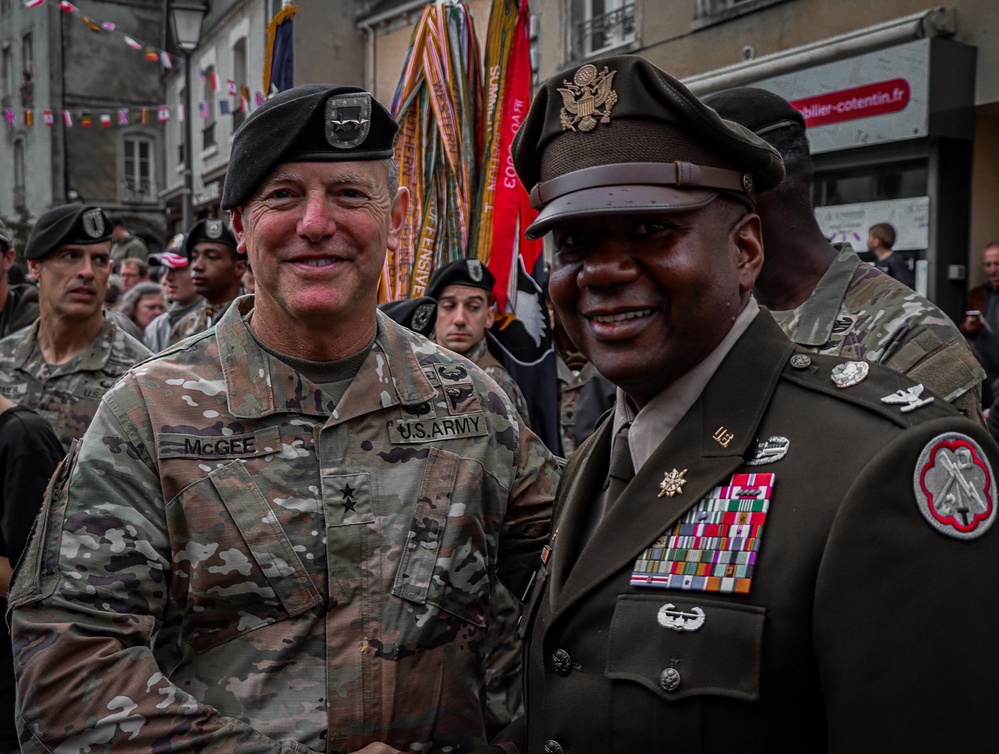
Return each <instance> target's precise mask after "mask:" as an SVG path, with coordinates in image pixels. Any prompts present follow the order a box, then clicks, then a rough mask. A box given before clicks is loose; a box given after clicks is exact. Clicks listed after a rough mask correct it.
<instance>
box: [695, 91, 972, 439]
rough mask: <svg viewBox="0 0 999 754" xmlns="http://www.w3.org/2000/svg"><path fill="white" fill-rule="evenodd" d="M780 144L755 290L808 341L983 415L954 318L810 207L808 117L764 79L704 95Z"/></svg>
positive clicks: (792, 333) (759, 204)
mask: <svg viewBox="0 0 999 754" xmlns="http://www.w3.org/2000/svg"><path fill="white" fill-rule="evenodd" d="M704 103H705V104H706V105H710V106H711V107H712V108H713V109H714V110H715V111H716V112H717V113H718V114H719V115H721V116H722V117H723V118H725V119H727V120H731V121H733V122H735V123H739V124H740V125H743V126H745V127H746V128H748V129H750V130H751V131H753V132H754V133H755V134H757V135H758V136H759V137H760V138H762V139H764V140H765V141H766V142H767V143H769V144H771V145H772V146H773V147H774V148H775V149H777V151H779V152H780V153H781V157H782V158H783V160H784V168H785V170H786V171H787V175H786V177H785V178H784V180H783V181H781V183H780V185H779V186H777V187H776V188H774V189H772V190H770V191H766V192H764V193H762V194H760V196H759V197H757V201H756V213H757V214H758V215H759V216H760V221H761V223H762V225H763V234H764V237H765V238H766V260H765V261H764V264H763V269H762V270H761V271H760V276H759V278H758V279H757V280H756V287H755V289H754V292H755V294H756V297H757V299H758V300H759V302H760V303H761V304H763V305H764V306H766V307H767V308H768V309H769V310H770V313H771V314H772V315H773V317H774V319H776V320H777V323H778V324H779V325H780V326H781V329H782V330H783V331H784V332H785V333H786V334H787V336H788V337H789V338H791V340H793V341H794V342H795V344H797V345H798V346H800V347H801V348H802V349H804V350H808V351H814V352H815V353H826V354H830V355H833V356H844V357H848V358H851V359H864V360H865V361H870V362H872V363H873V362H877V363H879V364H884V365H885V366H888V367H891V368H892V369H897V370H898V371H899V372H902V373H903V374H907V375H909V377H911V378H912V379H914V380H916V381H917V382H921V383H922V384H923V385H924V386H925V387H926V389H927V390H932V391H933V392H934V393H936V394H937V395H938V396H940V397H942V398H943V399H944V400H946V401H948V402H949V403H952V404H954V405H955V406H956V407H957V408H958V409H959V410H960V411H961V412H962V413H964V414H965V415H966V416H968V417H970V418H972V419H974V420H975V421H978V422H982V423H983V424H984V419H983V417H982V401H981V396H980V386H981V384H982V380H983V379H984V377H985V371H984V370H983V369H982V368H981V366H979V364H978V361H977V360H976V359H975V356H974V354H972V353H971V351H970V350H969V349H968V344H967V342H966V341H965V339H964V337H963V336H962V335H961V333H960V332H959V331H958V329H957V326H956V325H955V324H954V322H953V321H952V320H951V319H950V317H948V316H947V315H946V314H944V313H943V312H942V311H940V309H939V308H937V306H936V305H935V304H933V303H932V302H931V301H929V300H927V299H926V298H924V297H923V296H920V295H919V294H918V293H916V292H915V291H914V290H912V288H910V287H909V286H907V285H906V284H904V283H901V282H899V281H898V280H895V279H894V278H893V277H891V276H890V275H887V274H885V273H884V272H882V271H881V270H879V269H877V268H876V267H874V266H872V265H868V264H861V263H860V257H858V256H857V254H856V253H855V252H854V251H853V250H852V249H850V248H846V249H843V250H842V251H839V252H837V251H836V249H834V248H833V247H832V246H831V245H830V244H829V242H828V241H827V240H826V237H825V236H824V235H823V233H822V229H821V228H819V225H818V223H817V222H816V220H815V213H814V210H813V208H812V182H813V179H814V175H815V172H814V169H813V167H812V158H811V155H810V153H809V148H808V138H807V136H806V135H805V119H804V118H803V117H802V115H801V113H799V112H798V111H797V110H795V109H794V108H793V107H791V105H790V103H788V101H787V100H785V99H784V98H783V97H780V96H778V95H776V94H773V93H772V92H768V91H766V90H765V89H756V88H753V87H742V88H738V89H730V90H728V91H725V92H721V93H719V94H713V95H711V96H709V97H706V98H705V99H704Z"/></svg>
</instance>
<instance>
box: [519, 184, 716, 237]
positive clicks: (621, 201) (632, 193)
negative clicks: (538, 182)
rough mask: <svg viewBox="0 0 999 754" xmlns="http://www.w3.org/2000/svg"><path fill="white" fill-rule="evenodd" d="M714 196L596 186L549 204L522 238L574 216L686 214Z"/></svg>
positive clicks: (538, 234) (665, 189)
mask: <svg viewBox="0 0 999 754" xmlns="http://www.w3.org/2000/svg"><path fill="white" fill-rule="evenodd" d="M717 197H718V192H717V191H710V190H708V191H705V190H690V191H688V190H685V189H678V188H673V187H671V186H649V185H637V186H596V187H594V188H587V189H583V190H581V191H574V192H572V193H571V194H564V195H562V196H559V197H557V198H555V199H553V200H552V201H550V202H549V203H548V204H546V205H545V206H544V207H543V208H542V210H541V212H539V213H538V216H537V218H536V219H535V220H534V222H533V223H531V224H530V225H529V226H528V228H527V230H526V231H525V232H524V235H526V236H527V237H528V238H529V239H531V240H534V239H537V238H541V236H543V235H544V234H545V233H547V232H548V231H549V230H551V229H552V226H554V225H557V224H558V223H560V222H562V221H564V220H571V219H573V218H577V217H594V216H596V217H602V216H605V215H634V214H639V213H644V212H653V213H668V212H688V211H690V210H695V209H700V208H701V207H706V206H707V205H709V204H710V203H711V202H712V201H714V200H715V199H716V198H717Z"/></svg>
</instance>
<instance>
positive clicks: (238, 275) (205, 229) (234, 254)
mask: <svg viewBox="0 0 999 754" xmlns="http://www.w3.org/2000/svg"><path fill="white" fill-rule="evenodd" d="M183 248H184V256H185V257H187V260H188V264H189V268H190V275H191V282H192V283H193V284H194V290H195V292H196V293H197V294H198V295H199V296H201V300H200V301H199V302H198V304H197V305H196V306H195V307H194V308H193V309H192V310H191V311H189V312H188V313H187V314H185V315H184V316H182V317H180V318H179V319H178V320H177V323H176V324H175V325H174V326H173V329H172V330H170V345H173V344H174V343H179V342H180V341H182V340H184V339H185V338H188V337H190V336H191V335H197V334H198V333H200V332H203V331H204V330H207V329H208V328H209V327H211V326H212V325H214V324H215V323H216V322H217V321H218V320H219V318H220V317H221V316H222V314H223V313H224V312H225V310H226V309H228V308H229V304H231V303H232V302H233V301H235V300H236V297H237V296H239V294H240V291H241V290H242V279H243V273H244V272H246V255H245V254H243V253H242V252H240V251H239V250H238V249H237V244H236V236H235V235H233V232H232V230H231V229H230V228H229V226H228V225H227V224H226V223H225V221H223V220H212V219H207V220H199V221H198V222H197V223H195V224H194V227H192V228H191V230H190V232H189V233H188V234H187V238H186V239H184V247H183Z"/></svg>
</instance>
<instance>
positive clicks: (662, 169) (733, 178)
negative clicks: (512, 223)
mask: <svg viewBox="0 0 999 754" xmlns="http://www.w3.org/2000/svg"><path fill="white" fill-rule="evenodd" d="M638 185H650V186H676V187H677V188H679V189H708V190H711V189H715V190H723V191H734V192H736V193H739V194H745V195H746V196H747V197H748V198H749V199H750V201H752V197H753V177H752V176H751V175H750V174H749V173H743V172H740V171H738V170H726V169H724V168H709V167H705V166H703V165H695V164H693V163H692V162H680V161H679V160H677V161H676V162H672V163H668V162H619V163H615V164H612V165H596V166H594V167H591V168H583V169H581V170H574V171H573V172H571V173H566V174H565V175H560V176H558V177H557V178H552V179H551V180H549V181H542V182H540V183H538V184H537V185H536V186H535V187H534V188H532V189H531V206H532V207H533V208H534V209H541V208H542V207H544V206H545V205H546V204H548V203H549V202H551V201H552V200H554V199H557V198H558V197H560V196H565V195H566V194H572V193H574V192H576V191H582V190H583V189H588V188H596V187H598V186H638Z"/></svg>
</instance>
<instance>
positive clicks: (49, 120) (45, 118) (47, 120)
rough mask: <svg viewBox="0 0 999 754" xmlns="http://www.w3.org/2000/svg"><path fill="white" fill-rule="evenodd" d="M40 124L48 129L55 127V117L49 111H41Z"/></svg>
mask: <svg viewBox="0 0 999 754" xmlns="http://www.w3.org/2000/svg"><path fill="white" fill-rule="evenodd" d="M42 122H43V123H44V124H45V125H46V126H48V127H49V128H51V127H52V126H54V125H55V115H54V114H53V113H52V111H51V110H43V111H42Z"/></svg>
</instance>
